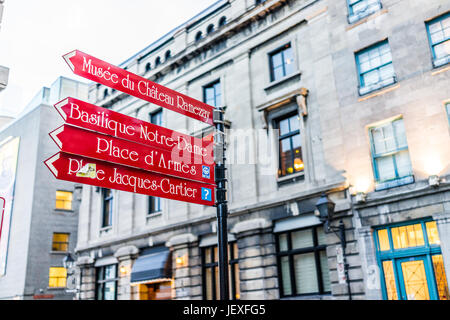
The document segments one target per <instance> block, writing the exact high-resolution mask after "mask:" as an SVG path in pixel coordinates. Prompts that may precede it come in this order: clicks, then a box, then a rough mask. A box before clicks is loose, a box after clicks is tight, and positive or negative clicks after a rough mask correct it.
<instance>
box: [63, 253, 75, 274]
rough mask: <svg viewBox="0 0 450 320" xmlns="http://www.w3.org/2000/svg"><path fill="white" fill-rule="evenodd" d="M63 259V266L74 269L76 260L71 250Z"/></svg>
mask: <svg viewBox="0 0 450 320" xmlns="http://www.w3.org/2000/svg"><path fill="white" fill-rule="evenodd" d="M62 261H63V267H64V268H66V269H67V270H69V269H72V268H73V266H74V265H75V260H74V259H73V257H72V255H71V254H70V252H67V255H66V256H65V257H64V258H63V260H62Z"/></svg>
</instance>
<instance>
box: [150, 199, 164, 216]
mask: <svg viewBox="0 0 450 320" xmlns="http://www.w3.org/2000/svg"><path fill="white" fill-rule="evenodd" d="M158 212H161V198H157V197H148V214H153V213H158Z"/></svg>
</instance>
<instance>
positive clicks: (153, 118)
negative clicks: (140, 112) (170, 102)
mask: <svg viewBox="0 0 450 320" xmlns="http://www.w3.org/2000/svg"><path fill="white" fill-rule="evenodd" d="M162 113H163V112H162V110H158V111H156V112H153V113H150V123H153V124H156V125H157V126H161V125H162Z"/></svg>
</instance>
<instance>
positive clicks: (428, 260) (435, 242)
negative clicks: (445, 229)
mask: <svg viewBox="0 0 450 320" xmlns="http://www.w3.org/2000/svg"><path fill="white" fill-rule="evenodd" d="M374 236H375V240H376V241H375V243H376V248H377V261H378V264H379V267H380V268H381V273H380V276H381V283H382V289H383V297H384V299H386V300H449V299H450V297H449V289H448V285H447V277H446V274H445V269H444V264H443V259H442V251H441V248H440V246H439V244H440V240H439V234H438V229H437V225H436V222H435V221H431V220H425V221H418V222H409V223H407V224H395V225H391V226H388V227H382V228H379V229H377V230H375V232H374Z"/></svg>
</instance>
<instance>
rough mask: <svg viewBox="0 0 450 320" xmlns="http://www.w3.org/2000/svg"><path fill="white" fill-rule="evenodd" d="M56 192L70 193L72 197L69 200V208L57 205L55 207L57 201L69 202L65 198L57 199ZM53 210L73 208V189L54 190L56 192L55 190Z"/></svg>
mask: <svg viewBox="0 0 450 320" xmlns="http://www.w3.org/2000/svg"><path fill="white" fill-rule="evenodd" d="M58 192H63V193H70V194H71V196H72V198H71V200H70V209H65V208H58V207H57V205H56V204H57V203H58V201H63V203H66V202H69V201H66V200H61V199H58ZM55 210H64V211H72V210H73V191H67V190H56V192H55Z"/></svg>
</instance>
